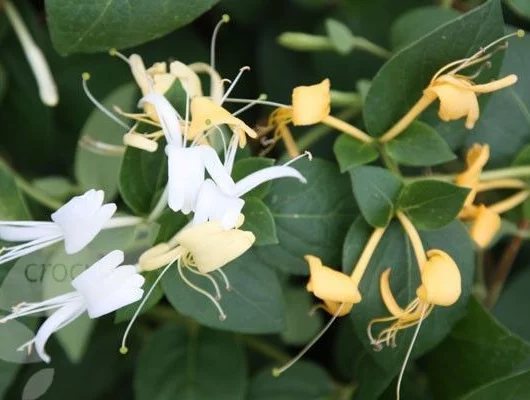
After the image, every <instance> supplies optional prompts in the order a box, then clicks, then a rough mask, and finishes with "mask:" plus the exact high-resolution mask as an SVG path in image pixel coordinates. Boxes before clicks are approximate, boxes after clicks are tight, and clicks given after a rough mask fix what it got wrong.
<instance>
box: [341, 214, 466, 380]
mask: <svg viewBox="0 0 530 400" xmlns="http://www.w3.org/2000/svg"><path fill="white" fill-rule="evenodd" d="M371 233H372V228H371V227H370V226H369V225H368V224H367V223H366V222H364V221H363V220H362V218H358V219H357V220H356V221H355V222H354V223H353V224H352V226H351V228H350V230H349V232H348V236H347V237H346V240H345V242H344V255H343V263H342V265H343V270H344V272H345V273H348V274H350V273H351V271H352V269H353V266H354V265H355V264H356V263H357V261H358V259H359V257H360V254H361V252H362V250H363V249H364V247H365V245H366V242H367V240H368V238H369V236H370V235H371ZM420 236H421V238H422V242H423V245H424V246H425V249H426V250H429V249H443V250H444V251H445V252H447V253H448V254H449V255H451V257H452V258H453V259H454V260H455V262H456V264H457V265H458V267H459V269H460V274H461V276H462V294H461V296H460V299H459V300H458V302H457V303H455V304H454V305H453V306H451V307H435V308H434V310H433V311H432V313H431V314H430V315H429V316H428V317H427V318H426V319H425V320H424V322H423V324H422V326H421V331H420V334H419V336H418V339H417V341H416V344H415V345H414V348H413V350H412V356H411V357H412V359H414V358H416V357H418V356H420V355H421V354H423V353H425V352H426V351H428V350H430V349H431V348H433V347H434V346H435V345H436V344H438V343H439V342H440V341H441V340H442V339H443V338H444V337H445V336H446V335H447V334H448V333H449V331H450V330H451V327H452V326H453V325H454V324H455V323H456V321H458V320H459V319H460V318H461V317H462V315H463V314H464V313H465V310H466V304H467V302H468V298H469V295H470V293H471V286H472V282H473V275H474V271H475V268H474V254H473V244H472V242H471V240H470V238H469V235H468V233H467V231H466V230H465V228H464V226H463V224H462V223H460V222H459V221H454V222H453V223H451V224H449V225H448V226H446V227H444V228H442V229H439V230H437V231H434V232H420ZM387 268H392V273H391V275H390V285H391V288H392V292H393V293H394V295H395V297H396V301H397V302H398V304H399V305H400V306H401V307H406V306H407V305H408V304H409V303H410V302H411V301H412V300H413V299H414V298H416V289H417V288H418V287H419V285H420V274H419V268H418V266H417V264H416V260H415V258H414V256H413V250H412V248H411V245H410V242H409V240H408V238H407V237H406V235H405V232H404V230H403V229H402V227H401V225H400V224H399V223H398V222H397V221H393V222H392V223H390V225H389V227H388V228H387V230H386V232H385V234H384V236H383V238H382V239H381V242H380V243H379V245H378V247H377V249H376V251H375V253H374V254H373V256H372V258H371V259H370V263H369V265H368V268H367V271H366V273H365V274H364V277H363V278H362V280H361V284H360V287H359V290H360V292H361V295H362V297H363V300H362V302H361V303H359V304H357V305H355V307H354V308H353V310H352V312H351V313H350V317H351V319H352V321H353V325H354V329H355V333H356V335H357V337H358V338H359V340H360V341H361V342H362V344H363V346H364V348H365V349H366V350H367V352H368V353H369V354H371V356H372V358H373V359H374V360H375V361H376V363H377V364H378V365H379V366H381V367H382V368H383V369H384V370H385V371H387V372H388V373H393V374H397V372H398V370H399V368H400V367H401V365H402V363H403V360H404V357H405V353H406V352H407V349H408V346H409V343H410V341H411V338H412V334H413V331H414V329H413V328H409V329H405V330H402V331H400V332H398V334H397V347H395V348H392V347H385V348H384V349H382V350H381V351H379V352H375V351H373V348H372V346H371V344H370V341H369V338H368V336H367V334H366V327H367V326H368V324H369V323H370V321H371V320H372V319H375V318H379V317H386V316H389V312H388V310H387V308H386V307H385V305H384V304H383V301H382V299H381V293H380V290H379V279H380V277H381V273H382V272H383V271H384V270H386V269H387ZM377 325H379V326H374V333H375V334H377V332H379V329H381V328H382V327H383V326H384V327H387V326H388V324H377Z"/></svg>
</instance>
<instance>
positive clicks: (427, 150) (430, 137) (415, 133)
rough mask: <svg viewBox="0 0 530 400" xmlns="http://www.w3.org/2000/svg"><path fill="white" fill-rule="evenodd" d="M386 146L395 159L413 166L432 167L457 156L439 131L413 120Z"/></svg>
mask: <svg viewBox="0 0 530 400" xmlns="http://www.w3.org/2000/svg"><path fill="white" fill-rule="evenodd" d="M384 148H385V150H386V152H387V153H388V155H389V156H390V157H391V158H392V159H393V160H394V161H397V162H398V163H399V164H403V165H410V166H412V167H430V166H433V165H438V164H442V163H444V162H447V161H451V160H454V159H455V158H456V155H455V154H454V153H453V152H452V151H451V148H450V147H449V146H448V145H447V143H446V142H445V140H443V139H442V138H441V137H440V135H439V134H438V132H436V130H435V129H434V128H432V127H431V126H429V125H427V124H426V123H424V122H419V121H415V122H413V123H412V124H411V125H410V126H409V127H408V128H407V129H405V131H403V133H401V134H400V135H399V136H398V137H396V138H395V139H393V140H391V141H390V142H388V143H385V145H384Z"/></svg>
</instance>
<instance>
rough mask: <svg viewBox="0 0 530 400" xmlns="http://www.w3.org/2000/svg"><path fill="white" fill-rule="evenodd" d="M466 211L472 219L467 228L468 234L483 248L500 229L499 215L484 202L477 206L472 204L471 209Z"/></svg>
mask: <svg viewBox="0 0 530 400" xmlns="http://www.w3.org/2000/svg"><path fill="white" fill-rule="evenodd" d="M468 212H469V213H470V215H471V216H472V217H471V218H472V219H473V222H472V223H471V226H470V228H469V236H471V239H473V241H474V242H475V243H476V245H477V246H478V247H480V248H481V249H484V248H486V247H488V245H489V244H490V243H491V241H492V240H493V238H494V237H495V235H496V234H497V233H498V232H499V230H500V229H501V217H500V215H499V214H497V213H496V212H495V211H493V210H491V209H490V208H488V207H486V206H485V205H484V204H480V205H479V206H478V207H474V206H472V211H471V210H470V211H468Z"/></svg>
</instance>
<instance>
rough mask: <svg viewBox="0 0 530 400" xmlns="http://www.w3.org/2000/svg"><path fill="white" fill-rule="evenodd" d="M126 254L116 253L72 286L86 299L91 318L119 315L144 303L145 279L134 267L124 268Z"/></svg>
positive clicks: (96, 265)
mask: <svg viewBox="0 0 530 400" xmlns="http://www.w3.org/2000/svg"><path fill="white" fill-rule="evenodd" d="M123 257H124V255H123V252H122V251H120V250H114V251H112V252H110V253H109V254H107V255H106V256H105V257H103V258H102V259H100V260H99V261H98V262H96V263H95V264H93V265H92V266H91V267H90V268H89V269H87V270H86V271H84V272H82V273H81V274H79V276H78V277H77V278H75V279H74V280H73V281H72V286H73V287H74V288H75V289H76V290H77V292H78V293H80V294H81V295H82V296H83V299H84V301H85V304H86V308H87V311H88V316H89V317H90V318H98V317H100V316H102V315H105V314H108V313H111V312H113V311H116V310H118V309H120V308H122V307H125V306H127V305H129V304H132V303H134V302H136V301H138V300H140V299H141V298H142V296H143V290H142V289H141V287H142V286H143V284H144V282H145V278H144V277H143V276H142V275H140V274H139V273H138V271H137V268H136V267H135V266H133V265H120V264H121V263H122V262H123Z"/></svg>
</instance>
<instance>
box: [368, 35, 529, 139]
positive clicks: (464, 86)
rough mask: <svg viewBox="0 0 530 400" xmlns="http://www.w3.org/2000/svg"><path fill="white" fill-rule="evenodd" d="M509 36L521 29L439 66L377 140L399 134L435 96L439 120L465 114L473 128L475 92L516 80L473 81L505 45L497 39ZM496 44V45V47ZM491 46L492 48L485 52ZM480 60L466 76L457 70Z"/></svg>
mask: <svg viewBox="0 0 530 400" xmlns="http://www.w3.org/2000/svg"><path fill="white" fill-rule="evenodd" d="M512 36H517V37H523V36H524V31H523V30H519V31H517V32H516V33H513V34H509V35H506V36H503V37H502V38H500V39H498V40H495V41H494V42H492V43H490V44H489V45H487V46H485V47H483V48H481V49H480V50H479V51H478V52H476V53H475V54H473V55H472V56H471V57H468V58H464V59H461V60H457V61H453V62H451V63H449V64H447V65H445V66H443V67H442V68H440V69H439V70H438V71H437V72H436V73H435V74H434V76H433V77H432V79H431V81H430V82H429V85H428V86H427V88H425V90H424V91H423V95H422V97H421V98H420V99H419V100H418V101H417V102H416V104H414V106H412V108H411V109H410V110H409V111H408V112H407V114H405V116H403V117H402V118H401V119H400V120H399V121H398V122H397V123H396V124H395V125H394V126H392V127H391V128H390V129H389V130H388V131H387V132H385V133H384V134H383V135H382V136H381V137H380V138H379V141H380V142H382V143H385V142H388V141H390V140H392V139H393V138H395V137H396V136H398V135H399V134H400V133H401V132H403V131H404V130H405V129H406V128H407V127H408V126H409V125H410V124H411V123H412V122H413V121H414V120H415V119H416V118H417V117H418V116H419V115H420V114H421V113H422V112H423V111H424V110H425V109H426V108H427V107H429V106H430V105H431V104H432V103H433V102H434V101H435V100H436V99H438V100H439V101H440V106H439V109H438V115H439V117H440V119H441V120H443V121H454V120H458V119H461V118H466V121H465V126H466V128H467V129H473V127H474V126H475V123H476V122H477V120H478V118H479V116H480V109H479V104H478V100H477V96H478V95H479V94H483V93H491V92H495V91H497V90H501V89H504V88H506V87H509V86H511V85H513V84H515V83H516V82H517V76H516V75H514V74H511V75H508V76H505V77H503V78H501V79H498V80H494V81H492V82H489V83H485V84H479V85H477V84H475V83H474V81H473V80H474V79H475V78H476V77H477V76H478V75H479V74H480V71H481V68H483V67H484V66H487V65H488V64H484V62H485V61H486V60H488V59H489V58H491V56H492V55H493V54H494V53H495V49H502V48H505V47H506V45H505V44H501V45H499V43H501V42H504V41H505V40H506V39H508V38H509V37H512ZM498 45H499V46H498ZM495 46H497V47H496V48H495ZM492 48H494V49H493V50H492V51H490V52H489V53H487V52H488V51H489V50H490V49H492ZM480 63H483V66H482V67H480V68H479V70H478V72H476V73H475V74H474V75H470V76H466V75H462V74H460V73H459V72H460V71H462V70H464V69H466V68H468V67H471V66H475V65H477V64H480Z"/></svg>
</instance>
